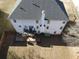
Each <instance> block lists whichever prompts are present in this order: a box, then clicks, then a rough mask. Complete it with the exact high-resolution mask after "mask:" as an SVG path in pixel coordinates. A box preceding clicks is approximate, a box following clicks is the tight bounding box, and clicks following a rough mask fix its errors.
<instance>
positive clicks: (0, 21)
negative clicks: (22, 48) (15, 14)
mask: <svg viewBox="0 0 79 59" xmlns="http://www.w3.org/2000/svg"><path fill="white" fill-rule="evenodd" d="M7 16H8V15H7V14H5V13H4V12H2V11H0V37H1V35H2V33H3V32H4V31H10V30H13V28H12V25H11V23H10V22H9V20H7Z"/></svg>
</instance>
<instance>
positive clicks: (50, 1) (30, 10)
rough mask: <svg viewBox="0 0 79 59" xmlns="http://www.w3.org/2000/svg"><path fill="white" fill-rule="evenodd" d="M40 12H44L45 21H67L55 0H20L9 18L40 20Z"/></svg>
mask: <svg viewBox="0 0 79 59" xmlns="http://www.w3.org/2000/svg"><path fill="white" fill-rule="evenodd" d="M42 10H45V14H46V18H47V19H52V20H68V18H67V15H66V14H65V13H64V12H63V11H62V9H61V8H60V6H59V4H58V3H57V2H56V1H55V0H22V2H21V3H20V4H19V6H18V7H17V8H16V9H15V10H14V12H13V13H12V15H11V16H10V18H12V19H40V17H41V11H42Z"/></svg>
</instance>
